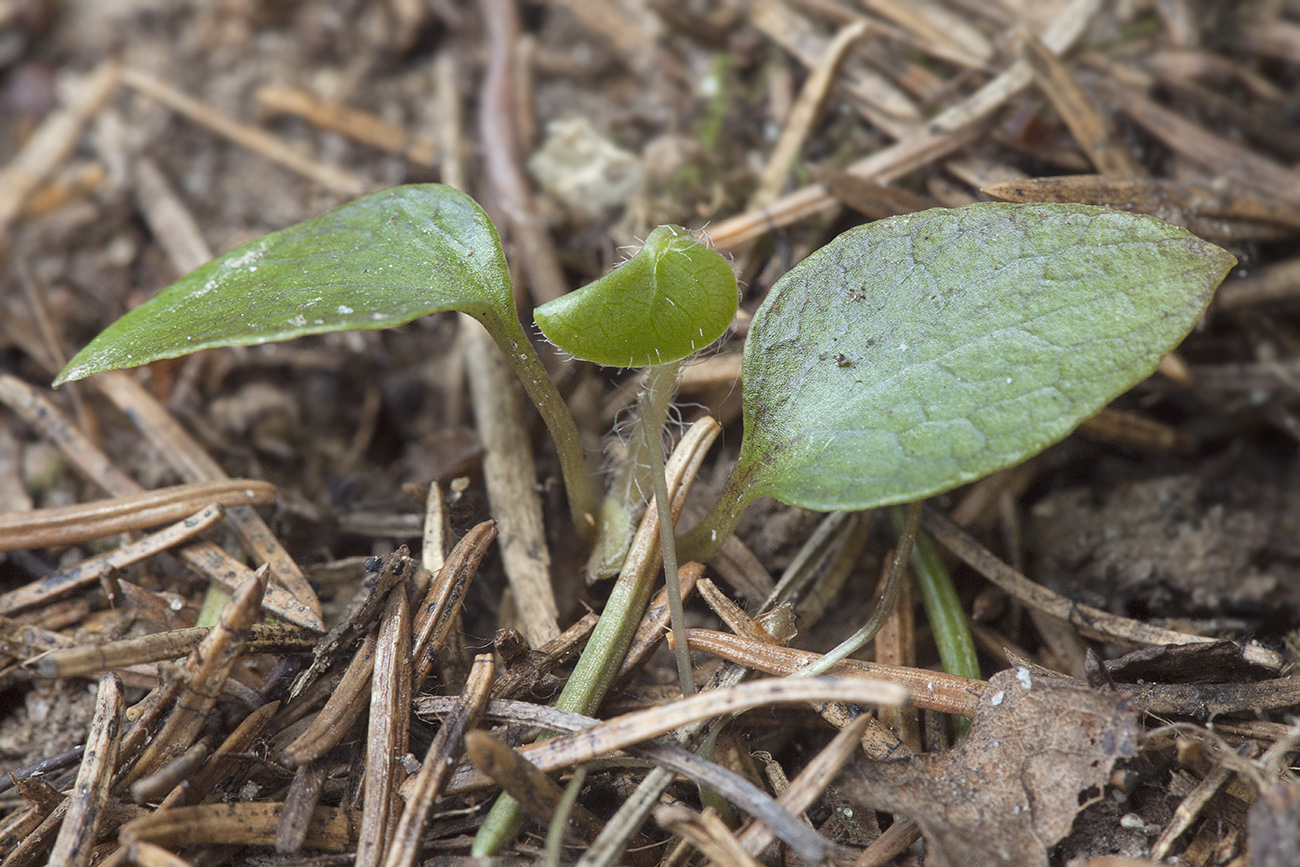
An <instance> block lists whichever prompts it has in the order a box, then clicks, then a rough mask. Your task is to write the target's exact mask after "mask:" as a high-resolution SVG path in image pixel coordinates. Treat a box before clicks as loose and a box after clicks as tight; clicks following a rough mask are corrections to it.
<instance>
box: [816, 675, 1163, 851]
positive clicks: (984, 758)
mask: <svg viewBox="0 0 1300 867" xmlns="http://www.w3.org/2000/svg"><path fill="white" fill-rule="evenodd" d="M1137 737H1138V722H1137V717H1136V715H1135V714H1134V713H1133V711H1132V710H1131V709H1130V708H1129V707H1128V705H1127V703H1126V702H1125V701H1124V700H1123V698H1121V697H1120V696H1118V695H1115V694H1114V693H1106V692H1098V691H1094V690H1089V689H1084V688H1080V687H1078V686H1075V685H1065V684H1062V683H1060V682H1052V681H1046V680H1038V679H1035V678H1033V677H1032V676H1031V675H1030V673H1029V672H1028V671H1027V670H1026V669H1011V670H1008V671H1004V672H1001V673H999V674H997V675H995V676H994V677H993V679H992V680H991V681H990V682H989V686H988V688H987V689H986V690H985V691H984V695H983V697H982V698H981V699H980V704H979V709H978V710H977V711H976V714H975V721H974V724H973V725H972V727H971V732H970V736H969V737H968V738H967V739H966V741H965V742H964V743H963V744H962V745H961V746H960V747H958V748H956V749H954V750H951V751H949V752H946V753H941V754H931V755H923V756H916V757H913V758H908V759H901V760H895V761H888V762H873V761H866V760H863V761H859V762H857V763H856V764H855V765H852V766H850V768H848V769H847V770H846V771H845V772H844V775H843V776H842V778H841V781H842V783H843V791H844V793H845V795H846V796H848V797H849V798H850V799H852V800H855V801H857V802H858V803H860V804H862V805H863V806H865V807H868V808H871V809H877V810H888V811H891V812H895V813H901V814H903V815H905V816H907V817H909V818H911V819H913V820H914V821H915V822H916V823H917V824H918V825H919V826H920V827H921V830H922V832H923V833H924V835H925V839H926V845H927V853H928V855H929V856H930V857H932V858H933V859H934V860H933V863H935V864H939V865H958V864H960V865H962V867H981V865H1006V864H1020V865H1045V864H1047V850H1048V848H1049V847H1050V846H1052V845H1053V844H1055V843H1056V842H1057V841H1059V840H1060V839H1061V838H1063V837H1064V836H1065V835H1066V834H1067V833H1069V830H1070V825H1071V824H1072V823H1073V822H1074V817H1075V814H1076V813H1078V812H1079V811H1080V810H1082V809H1083V808H1084V807H1085V806H1087V805H1088V804H1089V803H1091V802H1092V801H1095V800H1097V799H1098V798H1099V797H1101V794H1102V791H1103V788H1104V786H1105V785H1106V781H1107V778H1108V776H1109V774H1110V771H1111V766H1112V765H1113V764H1114V763H1115V761H1116V760H1117V759H1121V758H1126V757H1129V756H1133V755H1136V753H1137ZM927 863H931V862H930V861H929V859H928V858H927Z"/></svg>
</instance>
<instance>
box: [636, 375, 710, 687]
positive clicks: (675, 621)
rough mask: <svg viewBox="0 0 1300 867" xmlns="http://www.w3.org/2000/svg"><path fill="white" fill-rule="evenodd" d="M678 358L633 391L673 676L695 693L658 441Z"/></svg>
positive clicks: (675, 382)
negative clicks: (650, 489) (655, 524)
mask: <svg viewBox="0 0 1300 867" xmlns="http://www.w3.org/2000/svg"><path fill="white" fill-rule="evenodd" d="M679 367H681V362H677V361H674V362H671V363H669V364H654V365H651V366H650V369H649V371H647V381H646V386H645V388H644V389H642V390H641V393H640V394H638V395H637V399H636V402H637V407H638V408H639V409H640V411H641V412H640V415H641V418H640V427H641V436H642V439H643V441H644V444H645V453H646V457H647V458H649V460H650V478H651V479H652V480H653V481H654V490H655V508H656V509H658V511H659V544H660V548H661V550H662V553H663V561H664V564H663V567H664V584H665V585H666V586H667V587H668V621H669V623H670V624H671V626H672V632H673V655H674V656H675V657H676V659H677V678H678V681H679V682H680V683H681V685H682V695H683V696H691V695H695V679H694V677H692V675H691V651H690V649H689V648H688V647H687V645H686V612H685V611H684V610H683V609H682V591H681V585H680V584H679V583H678V580H677V539H676V536H675V535H674V534H673V509H672V503H670V502H669V501H668V479H667V477H666V476H665V475H664V453H663V448H662V446H661V445H660V441H661V439H662V437H663V429H664V424H665V422H666V421H667V418H668V405H669V403H670V402H671V401H672V394H673V391H674V390H675V389H676V387H677V369H678V368H679Z"/></svg>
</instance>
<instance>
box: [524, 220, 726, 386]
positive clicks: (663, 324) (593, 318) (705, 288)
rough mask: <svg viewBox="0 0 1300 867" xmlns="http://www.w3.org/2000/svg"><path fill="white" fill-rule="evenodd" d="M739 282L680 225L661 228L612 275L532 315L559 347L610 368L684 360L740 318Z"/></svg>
mask: <svg viewBox="0 0 1300 867" xmlns="http://www.w3.org/2000/svg"><path fill="white" fill-rule="evenodd" d="M736 300H737V299H736V278H735V275H734V274H732V273H731V266H730V265H728V264H727V262H726V260H725V259H723V258H722V257H721V256H719V255H718V254H717V253H716V252H715V251H713V250H710V249H709V248H708V247H705V246H704V245H703V244H701V243H699V242H698V241H696V240H695V239H694V238H692V237H691V236H690V235H689V234H688V233H687V232H686V230H685V229H683V228H681V227H679V226H660V227H659V228H657V229H655V230H654V231H653V232H651V233H650V237H648V238H646V242H645V244H644V245H643V246H642V247H641V249H640V250H639V251H638V252H637V253H636V255H635V256H633V257H632V258H631V259H629V260H628V261H626V262H624V263H623V264H622V265H620V266H619V267H618V268H615V269H614V270H613V271H611V272H610V273H609V274H607V275H605V276H604V277H602V278H600V279H599V280H596V281H595V282H593V283H589V284H587V285H586V286H584V287H582V288H581V289H579V290H577V291H576V292H570V293H569V294H567V295H563V296H561V297H559V298H557V299H555V300H554V301H550V302H547V303H546V304H543V305H542V306H541V307H538V308H537V309H536V310H535V311H533V318H534V319H535V320H537V325H538V326H539V327H540V328H541V329H542V333H543V334H545V335H546V337H547V339H549V340H550V341H551V342H552V343H554V344H555V345H556V346H558V347H560V348H561V349H563V350H564V351H565V352H568V353H570V354H571V355H575V356H577V357H578V358H582V359H586V360H587V361H594V362H596V363H597V364H603V365H606V366H608V367H647V366H649V365H652V364H666V363H668V362H671V361H677V360H679V359H682V358H685V357H686V356H688V355H690V354H691V353H692V352H695V351H696V350H699V349H703V348H704V347H706V346H708V345H709V344H710V343H712V342H713V341H715V340H717V339H718V338H719V337H721V336H722V333H723V332H724V331H726V330H727V326H728V325H730V324H731V320H732V318H733V317H734V316H735V315H736Z"/></svg>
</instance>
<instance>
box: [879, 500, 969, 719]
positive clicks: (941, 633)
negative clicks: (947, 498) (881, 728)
mask: <svg viewBox="0 0 1300 867" xmlns="http://www.w3.org/2000/svg"><path fill="white" fill-rule="evenodd" d="M901 517H902V516H901V515H900V514H899V511H898V509H893V510H891V513H890V518H891V519H892V520H893V521H894V524H895V526H897V525H898V522H899V520H900V518H901ZM912 571H913V572H915V573H916V587H917V589H918V590H920V591H921V604H922V605H923V606H925V616H926V619H927V620H929V622H930V631H931V632H932V633H933V634H934V643H935V646H936V647H938V649H939V660H940V662H941V663H942V664H943V670H944V671H946V672H948V673H949V674H958V675H961V676H962V677H970V678H975V679H978V678H979V676H980V664H979V658H978V657H977V656H976V654H975V640H974V639H973V638H972V637H971V634H970V627H969V626H968V625H967V623H966V612H965V610H964V609H963V608H962V606H961V599H959V598H958V596H957V588H956V587H955V586H954V585H953V583H952V576H951V575H949V574H948V570H947V568H945V567H944V565H943V559H942V558H941V557H940V556H939V552H938V550H937V549H936V548H935V547H934V540H933V539H931V538H930V534H929V533H926V532H924V531H922V532H921V533H919V534H918V535H917V537H916V550H915V551H913V553H912ZM957 727H958V728H957V734H958V737H962V736H964V735H965V734H966V731H967V729H969V728H970V720H968V719H965V718H962V719H959V720H957Z"/></svg>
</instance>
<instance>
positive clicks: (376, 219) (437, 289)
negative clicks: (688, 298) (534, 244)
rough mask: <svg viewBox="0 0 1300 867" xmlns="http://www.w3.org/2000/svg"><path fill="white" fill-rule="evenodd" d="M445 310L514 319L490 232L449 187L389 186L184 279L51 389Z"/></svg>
mask: <svg viewBox="0 0 1300 867" xmlns="http://www.w3.org/2000/svg"><path fill="white" fill-rule="evenodd" d="M446 310H463V311H465V312H466V313H469V314H471V315H473V316H475V317H476V318H478V319H480V320H493V319H504V317H507V316H508V317H509V318H510V319H513V318H514V315H515V314H514V299H513V297H512V295H511V290H510V275H509V272H508V270H507V267H506V261H505V257H504V255H503V254H502V252H501V242H500V240H499V239H498V237H497V233H496V229H495V228H493V226H492V223H491V221H489V220H488V218H487V215H486V214H484V213H483V210H482V209H481V208H480V207H479V206H478V205H477V204H475V202H474V200H473V199H470V198H469V197H468V196H466V195H464V194H463V193H460V192H457V191H456V190H454V189H452V188H451V187H446V186H443V185H441V184H415V185H410V186H404V187H395V188H393V189H390V190H384V191H382V192H378V193H374V194H372V195H369V196H364V197H362V198H360V199H357V200H355V201H353V202H350V203H348V204H346V205H343V206H341V207H339V208H337V209H336V210H333V211H331V212H329V213H328V214H325V215H323V216H321V217H317V218H315V219H312V220H307V221H306V222H303V223H298V224H297V225H294V226H290V227H289V228H287V229H283V230H281V231H278V232H272V233H271V234H269V235H266V236H264V237H262V238H259V239H258V240H256V241H254V242H252V243H251V244H246V245H244V246H243V247H240V248H239V249H237V250H234V251H232V252H230V253H226V254H225V255H224V256H218V257H217V258H215V259H213V260H212V261H211V262H209V263H208V264H206V265H204V266H202V267H201V268H198V269H196V270H194V271H192V272H190V273H189V274H187V275H186V276H184V277H182V278H181V279H180V280H178V281H177V282H176V283H173V284H172V285H171V286H169V287H167V288H166V289H164V290H163V291H162V292H160V293H159V294H158V295H157V296H155V297H154V298H152V299H150V300H149V301H147V302H145V303H144V304H142V305H140V306H139V307H137V308H135V309H134V310H132V311H131V312H130V313H128V314H126V315H125V316H123V317H122V318H121V319H119V320H117V322H115V323H113V324H112V325H111V326H109V327H108V328H107V329H105V330H104V331H103V333H101V334H100V335H99V336H98V337H96V338H95V339H94V340H93V341H91V343H90V344H89V345H88V346H86V348H85V349H83V350H81V352H79V353H77V355H76V356H75V357H74V358H73V359H72V361H71V362H70V363H69V364H68V366H67V367H66V368H64V370H63V372H62V373H60V374H59V377H58V379H56V380H55V383H54V384H55V385H58V384H59V383H62V382H68V381H72V380H77V379H81V378H83V377H86V376H90V375H91V374H94V373H99V372H100V371H104V370H115V369H119V368H123V367H133V366H135V365H138V364H145V363H146V362H150V361H156V360H158V359H160V358H174V357H176V356H179V355H185V354H186V353H190V352H195V351H197V350H199V349H209V348H212V347H215V346H236V345H247V344H257V343H268V342H271V341H276V340H288V339H289V338H293V337H301V336H302V335H305V334H323V333H326V332H331V331H351V330H358V329H366V330H373V329H380V328H392V327H394V326H396V325H401V324H403V323H406V322H410V321H411V320H412V319H415V318H417V317H419V316H424V315H426V314H429V313H437V312H441V311H446ZM489 328H491V326H490V325H489Z"/></svg>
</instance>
